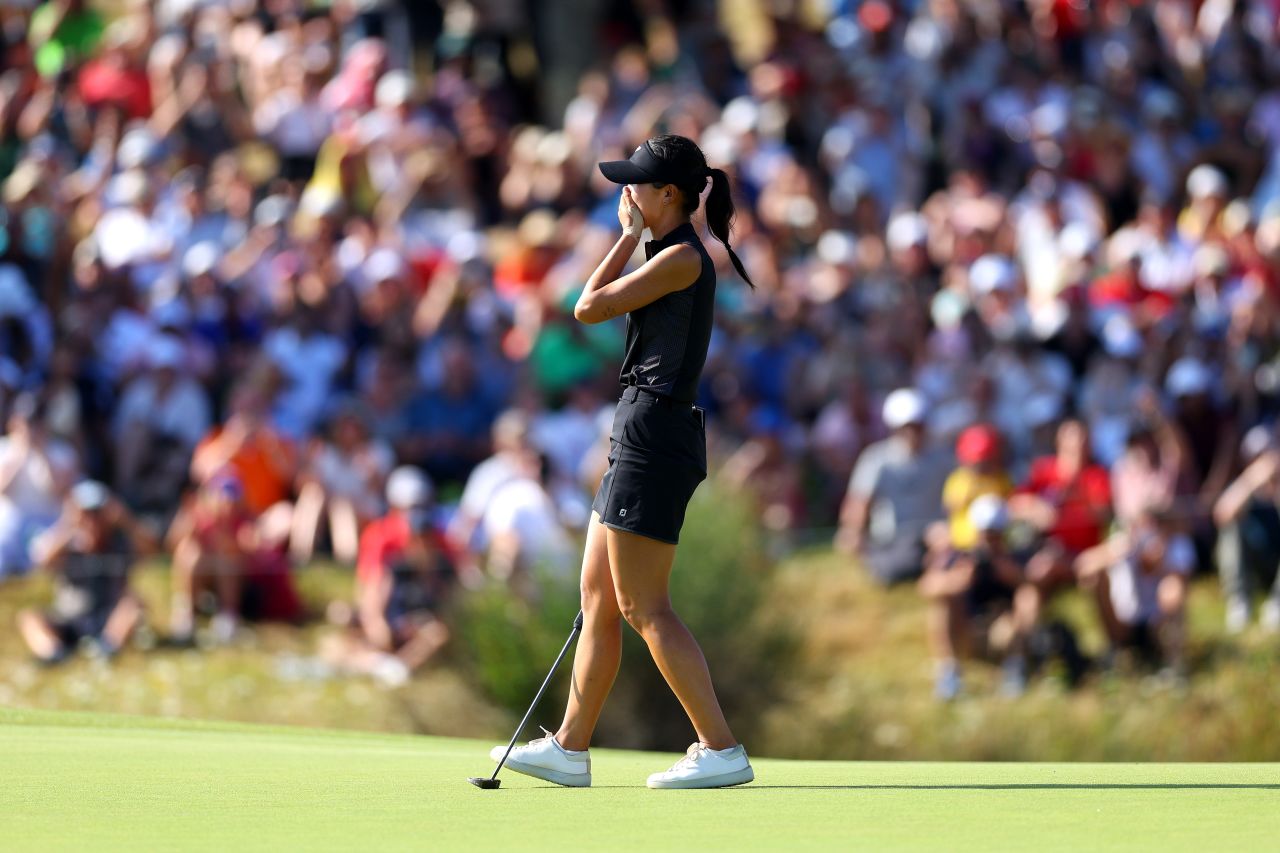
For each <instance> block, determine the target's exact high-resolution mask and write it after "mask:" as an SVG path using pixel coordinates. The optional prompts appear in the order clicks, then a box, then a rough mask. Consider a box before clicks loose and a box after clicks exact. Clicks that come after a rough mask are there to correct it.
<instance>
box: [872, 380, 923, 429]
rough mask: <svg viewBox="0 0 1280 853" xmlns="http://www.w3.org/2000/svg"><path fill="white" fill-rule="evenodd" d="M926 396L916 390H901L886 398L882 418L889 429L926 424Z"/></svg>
mask: <svg viewBox="0 0 1280 853" xmlns="http://www.w3.org/2000/svg"><path fill="white" fill-rule="evenodd" d="M924 410H925V404H924V395H923V394H921V393H920V392H919V391H917V390H916V389H914V388H899V389H898V390H897V391H894V392H893V393H891V394H890V395H889V396H888V397H885V398H884V410H883V412H882V416H883V418H884V425H885V426H887V427H888V428H889V429H901V428H902V427H904V426H907V425H908V424H920V423H924Z"/></svg>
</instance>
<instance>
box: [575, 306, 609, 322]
mask: <svg viewBox="0 0 1280 853" xmlns="http://www.w3.org/2000/svg"><path fill="white" fill-rule="evenodd" d="M573 319H575V320H577V321H578V322H579V323H585V324H586V325H588V326H590V325H594V324H595V323H599V322H600V321H601V320H603V319H604V318H603V317H602V316H600V313H599V311H598V310H596V309H595V308H594V307H593V306H592V305H591V303H589V302H579V303H578V304H577V305H575V306H573Z"/></svg>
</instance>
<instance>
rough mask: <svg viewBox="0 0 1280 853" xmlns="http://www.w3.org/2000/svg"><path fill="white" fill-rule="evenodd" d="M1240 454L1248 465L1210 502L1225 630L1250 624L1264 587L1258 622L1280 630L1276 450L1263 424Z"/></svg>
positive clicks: (1279, 454) (1279, 453) (1279, 452)
mask: <svg viewBox="0 0 1280 853" xmlns="http://www.w3.org/2000/svg"><path fill="white" fill-rule="evenodd" d="M1241 455H1242V456H1243V458H1244V459H1245V461H1246V462H1248V465H1247V467H1246V468H1245V469H1244V471H1243V472H1242V473H1241V474H1240V476H1239V477H1237V478H1236V479H1235V481H1234V482H1232V483H1231V485H1229V486H1228V487H1227V488H1226V490H1225V491H1223V493H1222V496H1221V497H1219V498H1218V501H1217V503H1216V504H1214V507H1213V520H1214V523H1215V524H1216V525H1217V528H1218V550H1217V557H1218V572H1219V574H1220V577H1221V580H1222V594H1223V597H1224V598H1225V599H1226V602H1227V625H1226V627H1227V631H1228V633H1231V634H1239V633H1240V632H1241V631H1243V630H1244V629H1245V628H1246V627H1248V625H1249V616H1250V611H1251V610H1252V608H1253V601H1252V599H1253V593H1254V590H1255V589H1258V588H1259V587H1262V588H1266V589H1268V592H1267V596H1266V599H1265V601H1264V603H1263V605H1262V612H1261V615H1260V620H1259V621H1260V622H1261V624H1262V627H1263V628H1264V629H1266V630H1267V631H1269V632H1273V633H1274V632H1276V631H1280V574H1278V573H1277V571H1276V568H1277V566H1278V565H1280V512H1278V511H1277V507H1278V506H1280V449H1277V448H1276V446H1275V441H1274V438H1273V436H1272V435H1271V433H1270V430H1269V429H1268V428H1267V427H1263V426H1256V427H1254V428H1253V429H1251V430H1249V432H1248V433H1246V434H1245V437H1244V440H1243V442H1242V443H1241Z"/></svg>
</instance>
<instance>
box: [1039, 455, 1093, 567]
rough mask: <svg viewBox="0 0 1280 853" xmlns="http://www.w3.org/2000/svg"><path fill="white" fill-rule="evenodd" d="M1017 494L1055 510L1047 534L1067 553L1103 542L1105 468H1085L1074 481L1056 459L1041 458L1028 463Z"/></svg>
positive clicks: (1088, 466) (1090, 466)
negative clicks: (1050, 528) (1049, 505)
mask: <svg viewBox="0 0 1280 853" xmlns="http://www.w3.org/2000/svg"><path fill="white" fill-rule="evenodd" d="M1019 491H1020V492H1023V493H1024V494H1033V495H1036V496H1038V497H1040V498H1043V499H1044V500H1046V501H1048V502H1049V503H1050V504H1052V505H1053V506H1055V507H1057V509H1058V520H1057V522H1056V523H1055V524H1054V526H1053V529H1052V530H1049V531H1047V532H1048V534H1049V536H1050V537H1051V538H1053V539H1056V540H1058V541H1059V542H1060V543H1062V546H1063V547H1064V548H1066V549H1067V550H1068V551H1070V552H1072V553H1079V552H1081V551H1083V550H1085V549H1086V548H1092V547H1093V546H1094V545H1097V544H1098V543H1099V542H1101V541H1102V535H1103V532H1104V531H1103V529H1102V525H1101V523H1100V519H1103V518H1105V517H1106V514H1107V513H1108V512H1109V511H1110V509H1111V477H1110V476H1109V475H1108V474H1107V469H1106V468H1103V467H1102V466H1101V465H1086V466H1085V467H1084V468H1083V469H1082V470H1081V471H1080V472H1079V473H1078V474H1076V476H1075V478H1074V479H1068V478H1067V477H1066V476H1065V475H1064V473H1063V471H1062V470H1061V468H1060V466H1059V465H1058V458H1057V457H1056V456H1044V457H1041V458H1040V459H1037V460H1036V461H1035V462H1033V463H1031V471H1030V473H1029V474H1028V475H1027V481H1026V483H1025V484H1024V485H1023V486H1022V488H1021V489H1019Z"/></svg>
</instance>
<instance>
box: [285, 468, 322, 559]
mask: <svg viewBox="0 0 1280 853" xmlns="http://www.w3.org/2000/svg"><path fill="white" fill-rule="evenodd" d="M325 503H326V500H325V495H324V489H323V488H321V486H320V484H319V483H316V482H310V483H306V484H305V485H303V487H302V489H301V490H299V492H298V502H297V504H296V505H295V506H294V509H293V531H292V532H291V534H290V536H289V556H290V557H292V558H293V562H294V565H298V566H305V565H307V564H308V563H310V562H311V558H312V556H314V554H315V550H316V536H317V535H319V533H320V522H321V521H322V520H323V519H324V508H325Z"/></svg>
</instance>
